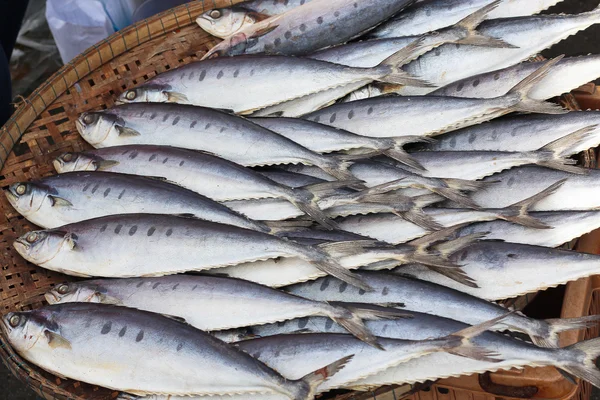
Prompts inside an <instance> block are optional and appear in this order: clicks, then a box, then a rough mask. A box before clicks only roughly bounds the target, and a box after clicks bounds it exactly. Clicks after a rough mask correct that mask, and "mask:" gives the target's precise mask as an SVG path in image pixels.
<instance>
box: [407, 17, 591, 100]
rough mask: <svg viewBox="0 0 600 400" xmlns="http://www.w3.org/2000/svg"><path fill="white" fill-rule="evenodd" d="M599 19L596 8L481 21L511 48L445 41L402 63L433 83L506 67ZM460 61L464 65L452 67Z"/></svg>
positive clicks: (486, 30) (483, 27)
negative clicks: (588, 10) (571, 13)
mask: <svg viewBox="0 0 600 400" xmlns="http://www.w3.org/2000/svg"><path fill="white" fill-rule="evenodd" d="M598 22H600V8H596V9H595V10H593V11H590V12H587V13H582V14H577V15H564V14H560V15H543V16H534V17H517V18H508V19H498V20H492V21H485V22H484V23H482V24H481V25H480V26H479V28H478V31H479V32H480V33H482V34H483V35H486V36H492V37H495V38H497V39H500V40H503V41H504V42H507V43H510V44H512V45H513V46H515V47H514V48H502V49H497V48H496V49H492V48H485V47H476V46H459V47H458V48H457V46H455V45H452V44H445V45H443V46H440V47H438V48H437V49H436V50H435V51H434V52H431V53H428V54H425V55H423V56H422V57H420V58H419V59H417V60H415V61H413V62H411V63H410V64H408V65H406V66H405V67H404V69H405V70H406V71H407V72H408V73H410V74H416V75H418V76H419V77H420V78H422V79H425V80H427V81H428V82H430V83H433V84H434V85H436V86H437V87H443V86H446V85H448V84H450V83H452V82H456V81H459V80H461V79H464V78H468V77H470V76H473V75H478V74H482V73H486V72H490V71H496V70H499V69H503V68H507V67H510V66H512V65H515V64H518V63H520V62H522V61H525V60H527V59H529V58H530V57H532V56H533V55H535V54H538V53H539V52H541V51H542V50H544V49H547V48H549V47H551V46H552V45H554V44H556V43H558V42H560V41H562V40H563V39H566V38H567V37H569V36H571V35H574V34H575V33H577V32H579V31H581V30H584V29H587V28H588V27H590V26H591V25H594V24H597V23H598ZM456 65H462V66H464V68H455V67H454V66H456ZM431 91H432V90H431V89H427V88H410V87H406V88H402V89H400V90H399V93H401V94H403V95H415V94H425V93H430V92H431Z"/></svg>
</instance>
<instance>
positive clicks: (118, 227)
mask: <svg viewBox="0 0 600 400" xmlns="http://www.w3.org/2000/svg"><path fill="white" fill-rule="evenodd" d="M122 227H123V225H121V224H119V225H117V227H116V228H115V233H116V234H117V235H118V234H119V232H121V228H122Z"/></svg>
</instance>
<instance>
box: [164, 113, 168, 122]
mask: <svg viewBox="0 0 600 400" xmlns="http://www.w3.org/2000/svg"><path fill="white" fill-rule="evenodd" d="M168 119H169V114H165V116H164V117H163V122H166V121H167V120H168Z"/></svg>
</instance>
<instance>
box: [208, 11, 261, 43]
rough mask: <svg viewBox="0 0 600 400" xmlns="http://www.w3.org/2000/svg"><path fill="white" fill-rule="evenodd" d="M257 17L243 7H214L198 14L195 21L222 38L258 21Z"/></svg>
mask: <svg viewBox="0 0 600 400" xmlns="http://www.w3.org/2000/svg"><path fill="white" fill-rule="evenodd" d="M258 20H259V18H257V17H256V15H255V13H252V12H250V11H248V10H244V9H243V8H235V7H234V8H216V9H214V10H210V11H207V12H205V13H204V14H202V15H200V16H199V17H198V18H197V19H196V23H197V24H198V25H200V28H202V29H204V30H205V31H206V32H208V33H210V34H211V35H213V36H216V37H218V38H221V39H224V38H226V37H228V36H231V35H233V34H235V33H237V32H239V31H240V30H242V29H245V28H246V27H248V26H251V25H253V24H255V23H256V22H258Z"/></svg>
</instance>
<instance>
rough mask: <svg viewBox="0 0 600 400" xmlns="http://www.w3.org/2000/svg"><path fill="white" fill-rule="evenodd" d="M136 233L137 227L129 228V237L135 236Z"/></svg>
mask: <svg viewBox="0 0 600 400" xmlns="http://www.w3.org/2000/svg"><path fill="white" fill-rule="evenodd" d="M136 232H137V225H134V226H132V227H131V228H129V236H133V235H135V233H136Z"/></svg>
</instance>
